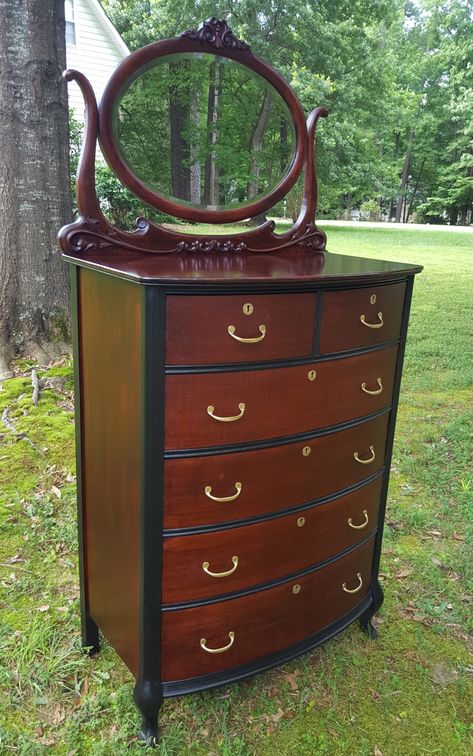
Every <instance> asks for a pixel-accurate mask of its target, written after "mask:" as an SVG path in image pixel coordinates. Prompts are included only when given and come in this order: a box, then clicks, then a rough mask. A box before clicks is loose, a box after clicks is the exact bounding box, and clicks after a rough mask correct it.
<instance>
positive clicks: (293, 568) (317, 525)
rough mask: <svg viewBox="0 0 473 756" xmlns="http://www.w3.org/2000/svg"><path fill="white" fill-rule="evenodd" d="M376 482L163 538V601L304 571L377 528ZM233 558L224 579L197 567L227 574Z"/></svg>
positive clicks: (217, 592) (232, 589)
mask: <svg viewBox="0 0 473 756" xmlns="http://www.w3.org/2000/svg"><path fill="white" fill-rule="evenodd" d="M381 483H382V481H381V479H380V478H378V479H377V480H375V481H373V482H372V483H369V484H368V485H366V486H363V487H362V488H359V489H357V490H356V491H353V492H352V493H350V494H347V495H346V496H342V497H340V498H337V499H333V500H332V501H330V502H327V503H326V504H321V505H319V506H314V507H311V508H310V509H305V510H304V511H303V512H295V513H294V514H290V515H286V516H285V517H277V518H274V519H271V520H267V521H264V522H259V523H256V524H254V525H244V526H242V527H239V528H228V529H227V530H217V531H213V532H211V533H205V534H200V535H187V536H174V537H172V538H165V539H164V551H163V555H164V561H163V601H164V603H165V604H168V603H169V604H173V603H177V602H186V601H192V600H196V599H205V598H212V597H213V596H219V595H222V594H225V593H233V592H236V591H241V590H244V589H245V588H251V587H253V586H255V585H261V584H262V583H266V582H271V581H272V580H277V579H280V578H283V577H284V576H285V575H290V574H292V573H296V572H299V571H301V570H305V569H307V568H309V567H311V566H312V565H314V564H318V563H320V562H322V561H324V560H325V559H329V558H330V557H334V556H336V555H337V554H339V553H340V552H342V551H344V550H345V549H348V548H350V547H352V546H355V545H356V544H357V543H359V542H360V541H362V540H364V539H365V538H366V537H367V536H369V535H370V534H371V533H373V531H374V530H376V528H377V523H378V507H379V497H380V493H381ZM349 520H350V521H351V523H352V524H351V525H350V522H349ZM353 525H354V526H355V527H353ZM275 554H277V555H278V558H277V560H275V559H274V555H275ZM234 556H237V557H238V564H237V567H236V569H235V571H234V572H233V573H232V574H231V575H228V576H226V577H212V576H210V575H208V574H207V573H206V572H204V570H203V568H202V565H203V564H205V563H207V562H208V563H209V568H208V569H210V570H211V572H214V573H222V572H227V571H229V570H230V569H232V568H233V567H234V564H233V563H232V557H234Z"/></svg>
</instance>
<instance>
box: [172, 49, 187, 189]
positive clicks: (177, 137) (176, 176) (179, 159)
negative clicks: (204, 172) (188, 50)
mask: <svg viewBox="0 0 473 756" xmlns="http://www.w3.org/2000/svg"><path fill="white" fill-rule="evenodd" d="M185 68H188V64H187V61H179V62H178V63H170V64H169V73H170V81H171V85H170V91H169V119H170V128H171V191H172V194H173V196H174V197H178V198H179V199H182V200H187V201H188V202H189V201H190V198H191V170H190V146H189V143H188V142H187V141H186V139H185V138H184V136H183V134H184V133H186V134H187V133H189V122H190V108H189V97H188V96H187V97H183V91H184V87H183V86H182V84H181V86H179V87H176V84H175V82H176V81H180V80H181V72H182V71H183V69H185ZM187 94H189V93H187Z"/></svg>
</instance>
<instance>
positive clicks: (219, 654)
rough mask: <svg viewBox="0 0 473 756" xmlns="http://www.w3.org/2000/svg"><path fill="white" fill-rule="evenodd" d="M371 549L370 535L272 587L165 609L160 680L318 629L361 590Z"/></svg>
mask: <svg viewBox="0 0 473 756" xmlns="http://www.w3.org/2000/svg"><path fill="white" fill-rule="evenodd" d="M373 547H374V541H373V539H370V540H369V541H367V542H366V543H365V544H363V545H362V546H360V547H359V548H357V549H354V550H353V551H352V552H350V553H349V554H347V555H346V556H344V557H342V558H340V559H337V560H336V561H335V562H332V563H331V564H329V565H327V566H326V567H323V568H321V569H318V570H316V571H314V572H311V573H309V574H307V575H305V576H303V577H298V578H297V579H293V580H290V581H286V582H284V583H282V584H281V585H278V586H276V587H274V588H268V589H266V590H263V591H256V592H255V593H252V594H250V595H247V596H242V597H240V598H233V599H227V600H225V601H220V602H217V603H212V604H205V605H201V606H196V607H192V608H189V609H175V610H172V611H164V612H163V616H162V647H161V649H162V657H161V658H162V662H161V664H162V666H161V672H162V679H163V681H170V680H183V679H186V678H190V677H197V676H198V675H205V674H212V673H215V672H219V671H222V670H225V669H230V668H232V667H236V666H238V665H240V664H246V663H248V662H251V661H253V660H254V659H258V658H261V657H264V656H267V655H268V654H273V653H276V652H277V651H280V650H281V649H283V648H287V647H288V646H291V645H293V644H295V643H298V642H300V641H302V640H304V639H305V638H307V637H309V636H311V635H313V634H315V633H317V632H318V631H320V630H323V628H324V627H326V626H327V625H330V624H331V623H333V622H335V621H336V620H337V619H339V618H340V617H343V616H344V615H345V614H347V613H348V612H349V611H350V610H351V609H354V607H355V606H356V605H357V604H358V603H359V602H360V601H362V600H363V599H364V598H365V597H366V596H367V594H368V592H369V589H370V577H371V569H372V559H373ZM275 558H278V555H277V554H276V555H275ZM206 649H207V650H206ZM212 652H213V653H212Z"/></svg>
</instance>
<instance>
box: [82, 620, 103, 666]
mask: <svg viewBox="0 0 473 756" xmlns="http://www.w3.org/2000/svg"><path fill="white" fill-rule="evenodd" d="M82 647H83V648H86V649H87V652H88V654H89V656H93V655H94V654H97V653H98V652H99V651H100V641H99V629H98V627H97V625H96V624H95V622H94V620H93V619H92V617H90V616H89V615H88V614H86V615H84V616H83V617H82Z"/></svg>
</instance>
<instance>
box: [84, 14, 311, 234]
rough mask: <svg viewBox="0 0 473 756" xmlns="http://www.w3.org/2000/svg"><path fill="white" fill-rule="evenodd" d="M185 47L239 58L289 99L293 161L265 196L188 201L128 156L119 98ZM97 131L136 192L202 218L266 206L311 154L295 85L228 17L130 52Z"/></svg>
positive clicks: (223, 219)
mask: <svg viewBox="0 0 473 756" xmlns="http://www.w3.org/2000/svg"><path fill="white" fill-rule="evenodd" d="M181 53H199V54H200V53H209V54H211V55H220V56H221V57H224V58H227V59H230V60H234V61H236V62H237V63H239V64H240V65H242V66H246V67H247V68H249V69H251V70H252V71H254V72H256V73H257V74H259V75H260V76H261V77H262V78H263V79H265V80H266V81H267V82H269V84H271V85H272V86H273V87H274V89H275V90H276V91H277V92H278V94H279V95H280V96H281V97H282V99H283V100H284V102H285V103H286V105H287V108H288V110H289V114H290V116H291V117H292V123H293V126H294V135H295V139H294V146H295V150H294V152H293V158H292V163H291V165H290V168H289V170H288V171H287V173H286V174H285V176H284V177H283V178H282V179H281V180H280V181H279V183H278V184H277V185H276V186H275V187H274V188H273V189H272V190H271V191H270V192H269V193H268V194H265V195H264V196H263V197H261V198H260V199H257V200H256V201H254V202H250V203H248V204H245V205H244V206H238V207H236V208H230V209H228V210H225V209H216V210H214V209H204V208H199V207H196V206H193V205H183V204H181V203H179V202H174V201H173V200H172V199H170V198H169V197H166V196H164V195H163V194H160V193H159V192H157V191H153V190H152V189H151V188H150V187H149V186H148V185H147V184H145V183H144V182H143V181H141V179H140V178H139V177H138V176H137V175H136V174H135V173H133V171H132V170H131V169H130V168H129V166H128V165H127V163H126V162H125V161H124V159H123V157H122V155H121V152H120V149H119V146H118V144H117V140H116V137H115V134H114V129H113V118H114V111H115V106H116V104H117V103H118V101H119V99H120V97H121V95H122V93H123V92H124V91H125V90H126V88H127V87H128V86H129V85H130V84H131V83H132V82H133V81H134V80H135V79H136V78H138V77H139V76H140V74H141V73H145V71H146V70H148V69H149V68H150V67H152V65H153V64H154V62H155V61H157V60H159V59H160V58H162V57H164V56H169V55H173V54H174V55H176V54H177V55H178V54H181ZM98 132H99V141H100V146H101V149H102V153H103V155H104V157H105V159H106V161H107V163H108V165H109V166H110V168H111V170H112V171H113V173H114V174H115V175H116V176H117V177H118V178H119V179H120V181H121V182H122V184H123V185H124V186H126V187H127V188H128V189H129V190H130V191H131V192H133V194H135V195H136V196H137V197H139V198H140V199H141V200H142V201H143V202H146V203H147V204H148V205H150V206H151V207H153V208H155V209H156V210H159V211H161V212H164V213H167V214H168V215H172V216H175V217H177V218H181V219H183V220H190V221H200V222H203V223H232V222H235V221H241V220H244V219H246V218H252V217H255V216H257V215H260V214H261V213H264V212H266V211H267V210H269V208H271V207H273V206H274V205H275V204H276V203H277V202H278V201H279V200H280V199H282V197H284V196H285V195H286V194H287V192H289V190H290V189H291V188H292V187H293V186H294V184H295V182H296V180H297V178H298V176H299V174H300V172H301V170H302V167H303V165H304V163H305V160H306V157H307V139H306V133H307V131H306V123H305V117H304V112H303V110H302V107H301V104H300V103H299V100H298V99H297V97H296V95H295V94H294V92H293V91H292V89H291V87H290V86H289V84H288V83H287V82H286V81H285V80H284V79H283V78H282V76H280V75H279V74H278V73H277V72H276V71H275V70H274V69H273V68H271V66H269V65H268V64H267V63H264V62H263V61H262V60H260V59H259V58H257V57H256V56H255V55H253V53H252V52H251V50H250V48H249V46H248V45H247V44H246V43H245V42H242V41H240V40H238V39H237V38H236V37H235V36H234V35H233V33H232V32H231V30H230V29H229V28H228V26H227V25H226V23H225V22H221V21H218V20H217V19H209V20H208V21H206V22H204V24H203V25H202V26H201V27H200V28H199V29H198V30H191V31H187V32H184V33H183V34H182V35H181V36H180V37H175V38H174V39H166V40H163V41H161V42H154V43H152V44H150V45H146V46H145V47H142V48H141V49H139V50H137V51H136V52H133V53H131V55H129V56H128V57H127V58H125V59H124V60H123V61H122V63H120V65H119V66H118V68H117V69H116V70H115V72H114V73H113V74H112V77H111V78H110V80H109V82H108V84H107V86H106V88H105V90H104V93H103V96H102V99H101V102H100V105H99V109H98Z"/></svg>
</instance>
